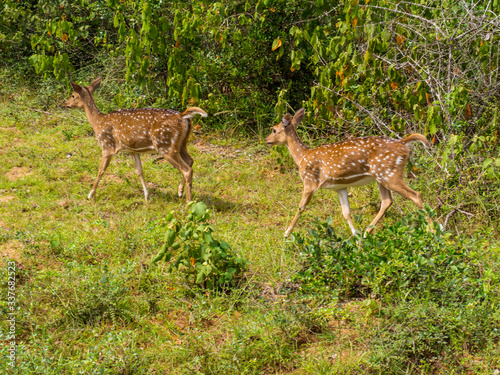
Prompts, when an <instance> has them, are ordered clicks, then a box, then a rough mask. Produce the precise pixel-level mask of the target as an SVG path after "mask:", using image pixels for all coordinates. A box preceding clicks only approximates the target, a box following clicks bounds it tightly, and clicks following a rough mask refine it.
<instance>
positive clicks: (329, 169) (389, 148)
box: [265, 108, 430, 237]
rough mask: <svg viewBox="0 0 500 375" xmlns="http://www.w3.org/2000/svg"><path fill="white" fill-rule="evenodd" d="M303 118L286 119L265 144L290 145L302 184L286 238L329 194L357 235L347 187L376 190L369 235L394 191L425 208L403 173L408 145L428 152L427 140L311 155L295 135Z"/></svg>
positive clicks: (357, 141) (367, 143)
mask: <svg viewBox="0 0 500 375" xmlns="http://www.w3.org/2000/svg"><path fill="white" fill-rule="evenodd" d="M303 118H304V109H303V108H301V109H299V110H298V111H297V112H296V113H295V116H294V117H293V119H292V117H291V115H290V114H289V113H287V114H286V115H285V116H284V117H283V119H282V120H281V122H280V123H279V124H278V125H276V126H274V127H273V128H272V132H271V134H270V135H269V136H268V137H267V138H266V140H265V141H266V143H267V144H268V145H270V146H273V145H286V146H287V147H288V149H289V151H290V153H291V154H292V157H293V160H294V161H295V163H296V164H297V166H298V168H299V174H300V177H301V179H302V181H303V182H304V191H303V194H302V199H301V201H300V204H299V209H298V211H297V214H296V215H295V217H294V219H293V220H292V223H291V224H290V226H289V227H288V229H287V230H286V232H285V237H287V236H288V235H289V234H290V233H291V232H292V230H293V228H294V226H295V224H296V223H297V220H298V219H299V216H300V213H301V212H302V211H303V210H304V209H305V207H306V206H307V204H308V203H309V201H310V200H311V198H312V196H313V194H314V193H315V192H316V190H318V189H331V190H335V191H336V192H337V193H338V195H339V199H340V204H341V207H342V214H343V216H344V218H345V219H346V220H347V223H348V224H349V227H350V228H351V231H352V233H353V234H354V233H355V232H356V230H355V229H354V225H353V223H352V220H351V215H350V211H349V199H348V196H347V188H349V187H353V186H361V185H366V184H369V183H371V182H373V181H376V182H377V184H378V188H379V190H380V196H381V198H382V204H381V206H380V211H379V213H378V214H377V216H376V217H375V218H374V219H373V221H372V222H371V224H370V225H369V227H368V229H367V230H366V232H365V235H366V234H368V233H370V232H371V231H372V230H373V227H374V226H375V225H376V224H377V223H378V221H379V220H380V219H381V218H382V216H383V215H384V213H385V211H386V210H387V209H388V208H389V207H390V206H391V204H392V197H391V191H395V192H396V193H399V194H401V195H402V196H403V197H405V198H408V199H410V200H412V201H413V202H415V204H416V205H417V206H418V208H420V209H423V208H424V203H423V201H422V195H421V194H420V193H419V192H417V191H414V190H412V189H410V188H409V187H408V186H407V185H406V184H405V183H404V181H403V173H404V170H405V167H406V164H407V163H408V158H409V154H410V149H409V147H408V144H410V143H412V142H421V143H422V144H423V145H424V146H425V147H429V146H430V142H429V141H428V140H427V139H426V138H425V137H424V136H423V135H421V134H412V135H410V136H408V137H406V138H404V139H402V140H397V139H392V138H386V137H361V138H354V139H349V140H346V141H343V142H338V143H332V144H327V145H323V146H319V147H316V148H313V149H310V148H307V147H306V146H305V145H304V144H303V143H302V141H301V140H300V139H299V136H298V134H297V130H296V128H297V125H298V124H299V123H300V122H301V121H302V119H303ZM429 220H430V219H429Z"/></svg>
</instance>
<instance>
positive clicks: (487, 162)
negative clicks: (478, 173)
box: [483, 158, 493, 169]
mask: <svg viewBox="0 0 500 375" xmlns="http://www.w3.org/2000/svg"><path fill="white" fill-rule="evenodd" d="M491 163H493V159H492V158H488V159H486V160H485V161H484V162H483V168H484V169H486V168H487V167H488V166H489V165H490V164H491Z"/></svg>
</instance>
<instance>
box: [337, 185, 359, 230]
mask: <svg viewBox="0 0 500 375" xmlns="http://www.w3.org/2000/svg"><path fill="white" fill-rule="evenodd" d="M337 193H338V194H339V200H340V206H341V207H342V215H344V218H345V219H346V220H347V223H348V224H349V228H351V232H352V234H356V228H354V224H353V223H352V219H351V210H350V208H349V197H348V196H347V189H340V190H337Z"/></svg>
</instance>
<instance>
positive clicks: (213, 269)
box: [153, 202, 248, 289]
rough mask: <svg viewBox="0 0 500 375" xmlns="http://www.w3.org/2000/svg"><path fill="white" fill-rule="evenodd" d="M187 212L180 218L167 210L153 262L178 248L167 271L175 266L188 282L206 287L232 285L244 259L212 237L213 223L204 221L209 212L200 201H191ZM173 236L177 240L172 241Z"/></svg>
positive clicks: (240, 270)
mask: <svg viewBox="0 0 500 375" xmlns="http://www.w3.org/2000/svg"><path fill="white" fill-rule="evenodd" d="M190 206H191V212H190V213H189V214H188V216H187V218H186V220H184V221H183V222H180V221H178V220H177V219H175V218H174V215H173V214H172V213H170V214H169V215H168V216H167V218H166V221H167V222H169V223H170V225H169V228H168V230H167V232H166V233H165V243H164V244H163V246H162V247H161V249H160V252H159V253H158V255H157V256H156V257H155V258H154V260H153V263H156V262H159V261H160V260H162V259H164V260H165V261H166V262H169V261H170V260H171V258H172V253H173V252H174V251H176V250H178V249H180V252H179V253H178V256H177V260H176V261H175V262H173V263H171V264H170V267H169V268H168V271H169V272H172V271H173V270H175V269H176V270H179V271H181V272H182V273H184V275H185V276H186V279H187V280H188V281H190V282H191V283H193V284H195V285H198V286H201V287H203V288H206V289H220V288H224V287H227V286H231V285H233V286H234V285H235V284H236V283H237V281H238V278H239V277H240V276H241V274H242V273H243V271H244V270H245V268H246V265H247V263H248V262H247V261H246V260H244V259H243V258H242V257H238V256H237V255H236V254H235V253H234V252H233V251H232V249H231V247H230V246H229V245H228V244H227V243H226V242H224V241H217V240H215V239H214V238H213V237H212V232H213V231H214V227H213V226H212V225H211V224H209V223H208V220H209V219H210V213H209V211H208V210H207V206H206V205H205V204H204V203H203V202H197V203H194V202H191V203H190ZM176 239H177V241H176Z"/></svg>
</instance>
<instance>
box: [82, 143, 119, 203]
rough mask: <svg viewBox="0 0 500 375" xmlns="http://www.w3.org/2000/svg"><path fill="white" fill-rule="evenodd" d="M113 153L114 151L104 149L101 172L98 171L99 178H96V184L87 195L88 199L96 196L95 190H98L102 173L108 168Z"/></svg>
mask: <svg viewBox="0 0 500 375" xmlns="http://www.w3.org/2000/svg"><path fill="white" fill-rule="evenodd" d="M113 155H114V154H113V153H110V152H105V151H103V153H102V158H101V164H100V165H99V172H97V178H96V179H95V181H94V185H93V186H92V189H91V190H90V193H89V195H88V196H87V198H88V199H92V197H93V196H94V194H95V191H96V190H97V185H99V181H101V178H102V175H103V174H104V172H105V171H106V168H108V165H109V162H110V161H111V159H112V158H113Z"/></svg>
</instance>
